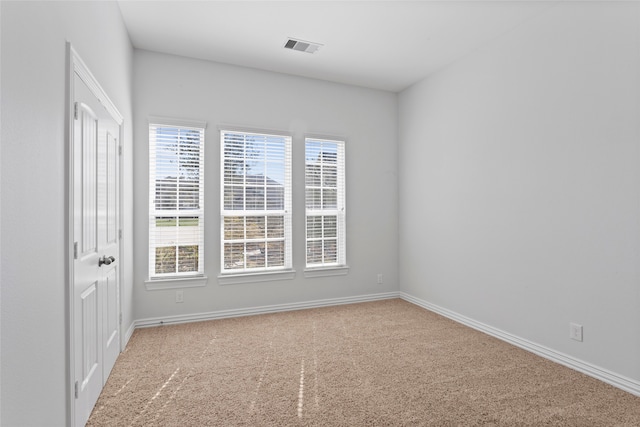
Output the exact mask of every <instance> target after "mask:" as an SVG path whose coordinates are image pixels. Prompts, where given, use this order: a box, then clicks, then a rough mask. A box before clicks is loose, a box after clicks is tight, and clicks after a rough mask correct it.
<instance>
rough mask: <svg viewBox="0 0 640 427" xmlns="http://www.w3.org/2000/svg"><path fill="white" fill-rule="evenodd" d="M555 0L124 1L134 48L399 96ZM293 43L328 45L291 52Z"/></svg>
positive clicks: (123, 10) (126, 22)
mask: <svg viewBox="0 0 640 427" xmlns="http://www.w3.org/2000/svg"><path fill="white" fill-rule="evenodd" d="M555 3H556V2H549V1H513V0H512V1H481V0H480V1H457V0H448V1H428V0H427V1H415V0H414V1H359V0H351V1H330V0H325V1H300V0H298V1H267V0H262V1H238V0H236V1H153V0H147V1H126V0H121V1H119V5H120V10H121V11H122V16H123V18H124V22H125V25H126V26H127V29H128V31H129V35H130V37H131V42H132V43H133V46H134V47H135V48H139V49H145V50H150V51H155V52H163V53H169V54H174V55H180V56H186V57H191V58H198V59H204V60H210V61H215V62H221V63H227V64H234V65H240V66H245V67H251V68H257V69H261V70H268V71H275V72H280V73H286V74H293V75H298V76H305V77H311V78H316V79H322V80H328V81H333V82H339V83H347V84H353V85H359V86H364V87H369V88H374V89H381V90H387V91H392V92H398V91H401V90H403V89H405V88H406V87H408V86H410V85H412V84H413V83H415V82H417V81H419V80H421V79H423V78H424V77H426V76H427V75H429V74H430V73H432V72H434V71H436V70H438V69H440V68H442V67H444V66H445V65H447V64H449V63H451V62H453V61H455V60H456V59H458V58H461V57H463V56H465V55H467V54H469V53H470V52H472V51H474V50H476V49H478V48H480V47H481V46H483V45H484V44H486V43H487V42H489V41H490V40H492V39H494V38H496V37H497V36H499V35H501V34H504V33H506V32H508V31H510V30H512V29H513V28H515V27H517V26H519V25H521V24H522V23H523V22H525V21H526V20H528V19H530V18H531V17H533V16H534V15H535V14H537V13H540V12H542V11H544V10H545V9H546V8H548V7H552V6H553V5H554V4H555ZM289 37H293V38H296V39H301V40H306V41H312V42H316V43H320V44H322V45H323V46H322V47H321V48H320V50H318V51H317V52H316V53H314V54H309V53H304V52H298V51H293V50H289V49H285V48H284V45H285V43H286V41H287V39H288V38H289Z"/></svg>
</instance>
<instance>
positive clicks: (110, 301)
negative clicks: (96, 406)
mask: <svg viewBox="0 0 640 427" xmlns="http://www.w3.org/2000/svg"><path fill="white" fill-rule="evenodd" d="M103 289H104V295H103V297H104V298H103V300H104V316H103V319H104V326H103V330H104V339H103V343H104V349H103V355H104V363H103V377H104V379H105V382H106V379H107V378H108V377H109V374H110V373H111V369H112V368H113V365H114V364H115V362H116V359H117V358H118V354H120V333H119V332H120V328H119V320H120V314H119V313H120V312H119V310H118V301H119V293H118V290H119V287H118V268H117V266H116V267H113V268H111V269H110V270H109V271H108V272H107V273H106V277H105V279H104V285H103Z"/></svg>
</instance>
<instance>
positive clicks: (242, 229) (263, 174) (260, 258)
mask: <svg viewBox="0 0 640 427" xmlns="http://www.w3.org/2000/svg"><path fill="white" fill-rule="evenodd" d="M220 140H221V156H220V157H221V162H222V164H221V168H220V169H221V174H222V176H221V180H220V182H221V186H222V188H221V191H220V193H221V220H222V221H221V235H222V239H221V244H222V248H221V253H222V260H221V262H222V268H221V270H222V273H223V274H224V273H242V272H258V271H269V270H285V269H290V268H291V267H292V261H291V137H290V136H283V135H269V134H259V133H250V132H240V131H226V130H223V131H221V132H220Z"/></svg>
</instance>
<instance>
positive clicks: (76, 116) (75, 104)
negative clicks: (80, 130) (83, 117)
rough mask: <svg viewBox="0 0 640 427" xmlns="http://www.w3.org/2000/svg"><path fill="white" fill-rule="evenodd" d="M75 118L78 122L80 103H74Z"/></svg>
mask: <svg viewBox="0 0 640 427" xmlns="http://www.w3.org/2000/svg"><path fill="white" fill-rule="evenodd" d="M73 118H74V119H75V120H78V103H77V102H74V103H73Z"/></svg>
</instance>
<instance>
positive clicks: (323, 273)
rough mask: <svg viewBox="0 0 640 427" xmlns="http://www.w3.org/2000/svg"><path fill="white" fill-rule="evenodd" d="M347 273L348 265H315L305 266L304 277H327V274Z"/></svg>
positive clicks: (343, 274) (341, 274)
mask: <svg viewBox="0 0 640 427" xmlns="http://www.w3.org/2000/svg"><path fill="white" fill-rule="evenodd" d="M347 274H349V266H348V265H339V266H335V267H316V268H306V269H305V270H304V277H307V278H309V277H329V276H346V275H347Z"/></svg>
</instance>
